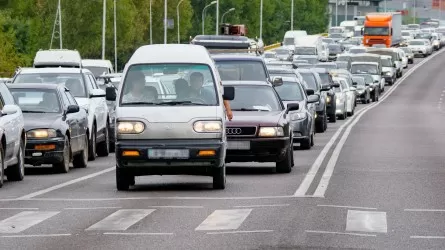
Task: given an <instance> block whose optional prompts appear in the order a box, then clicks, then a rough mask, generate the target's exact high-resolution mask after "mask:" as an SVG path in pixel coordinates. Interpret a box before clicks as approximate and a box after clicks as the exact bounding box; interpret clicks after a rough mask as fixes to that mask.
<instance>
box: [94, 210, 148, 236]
mask: <svg viewBox="0 0 445 250" xmlns="http://www.w3.org/2000/svg"><path fill="white" fill-rule="evenodd" d="M154 211H155V209H122V210H118V211H116V212H114V213H112V214H111V215H109V216H108V217H106V218H105V219H103V220H101V221H99V222H97V223H96V224H94V225H92V226H91V227H89V228H87V229H86V230H88V231H91V230H106V231H118V230H127V229H128V228H129V227H131V226H132V225H134V224H136V223H137V222H139V221H140V220H142V219H144V218H145V217H146V216H147V215H149V214H151V213H153V212H154Z"/></svg>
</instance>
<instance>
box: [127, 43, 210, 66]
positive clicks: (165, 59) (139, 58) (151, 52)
mask: <svg viewBox="0 0 445 250" xmlns="http://www.w3.org/2000/svg"><path fill="white" fill-rule="evenodd" d="M147 63H199V64H207V65H213V60H212V58H211V57H210V54H209V52H208V51H207V49H206V48H204V47H203V46H201V45H193V44H155V45H145V46H142V47H139V48H138V49H137V50H136V51H135V52H134V54H133V55H132V56H131V58H130V60H129V61H128V63H127V65H126V67H127V66H130V65H133V64H147Z"/></svg>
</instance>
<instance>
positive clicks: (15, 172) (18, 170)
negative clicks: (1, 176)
mask: <svg viewBox="0 0 445 250" xmlns="http://www.w3.org/2000/svg"><path fill="white" fill-rule="evenodd" d="M24 148H25V143H24V141H23V140H20V148H19V151H18V152H17V163H16V164H14V165H12V166H9V167H8V168H7V169H6V172H5V174H6V177H7V178H8V181H22V180H23V178H24V177H25V153H24V151H25V149H24Z"/></svg>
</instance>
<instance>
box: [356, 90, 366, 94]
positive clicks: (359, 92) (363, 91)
mask: <svg viewBox="0 0 445 250" xmlns="http://www.w3.org/2000/svg"><path fill="white" fill-rule="evenodd" d="M357 93H358V94H360V95H361V94H363V93H365V90H364V89H359V90H357Z"/></svg>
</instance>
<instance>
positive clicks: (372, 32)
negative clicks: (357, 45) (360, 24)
mask: <svg viewBox="0 0 445 250" xmlns="http://www.w3.org/2000/svg"><path fill="white" fill-rule="evenodd" d="M388 34H389V28H388V27H365V29H364V35H366V36H386V35H388Z"/></svg>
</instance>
